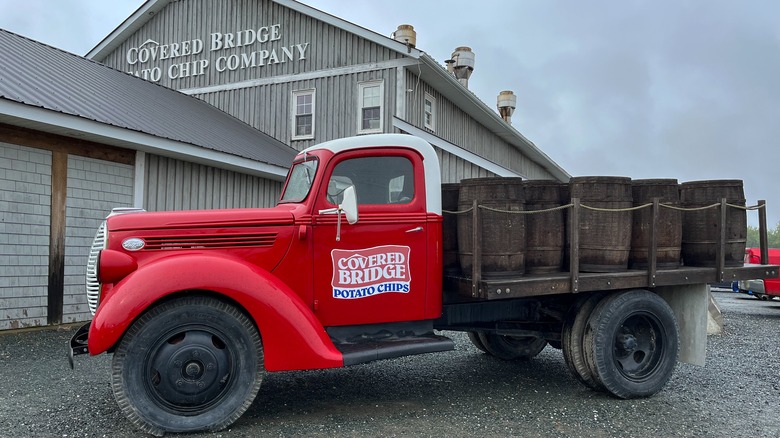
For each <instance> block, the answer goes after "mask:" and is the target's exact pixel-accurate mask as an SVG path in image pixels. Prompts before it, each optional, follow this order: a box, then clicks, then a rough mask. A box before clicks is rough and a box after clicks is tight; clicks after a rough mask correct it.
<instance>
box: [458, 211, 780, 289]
mask: <svg viewBox="0 0 780 438" xmlns="http://www.w3.org/2000/svg"><path fill="white" fill-rule="evenodd" d="M720 204H721V205H720V212H721V214H720V221H719V224H718V228H719V229H718V231H719V236H718V242H717V247H716V260H714V263H713V265H714V267H680V268H677V269H669V270H662V269H661V270H659V269H658V268H657V266H656V247H657V236H658V230H657V228H658V215H659V207H660V205H659V200H658V199H654V200H653V206H652V209H653V214H652V225H651V227H650V233H651V234H650V236H651V238H650V245H649V248H648V261H649V266H648V269H632V270H626V271H620V272H609V273H583V272H581V271H580V269H579V232H578V231H579V212H580V208H582V207H581V205H580V200H579V199H576V198H573V199H572V207H573V208H572V212H571V214H570V215H569V232H570V235H569V244H570V248H569V257H570V259H569V266H570V269H569V271H568V272H561V273H556V274H547V275H536V276H534V275H523V276H518V277H493V278H487V279H486V278H484V275H483V272H482V270H481V265H482V262H481V257H482V254H481V251H480V245H479V239H480V236H481V235H482V233H481V227H482V226H483V223H482V221H481V220H480V219H481V218H480V214H479V206H478V205H477V201H476V200H475V201H474V204H473V209H472V211H471V214H472V215H473V222H472V223H473V224H474V225H473V227H474V229H473V232H472V239H473V244H472V248H473V251H474V252H473V260H472V271H471V272H470V273H469V274H471V275H470V276H449V275H445V277H444V284H443V292H444V294H443V299H444V304H452V303H458V302H470V301H472V302H473V301H484V300H498V299H510V298H528V297H534V296H543V295H558V294H568V293H582V292H594V291H607V290H619V289H632V288H654V287H658V286H673V285H684V284H706V283H720V282H727V281H737V280H753V279H759V278H771V277H777V275H778V270H779V269H780V267H778V266H776V265H769V264H767V263H768V256H767V249H766V248H767V227H766V210H765V208H764V207H765V201H763V200H760V201H758V207H759V215H758V216H759V217H758V219H759V220H758V222H759V226H758V228H759V230H758V231H759V242H760V247H761V264H760V265H744V266H738V267H728V266H725V263H724V254H725V249H724V245H725V241H726V236H725V228H726V227H725V223H726V208H727V205H726V200H725V199H722V200H721V202H720Z"/></svg>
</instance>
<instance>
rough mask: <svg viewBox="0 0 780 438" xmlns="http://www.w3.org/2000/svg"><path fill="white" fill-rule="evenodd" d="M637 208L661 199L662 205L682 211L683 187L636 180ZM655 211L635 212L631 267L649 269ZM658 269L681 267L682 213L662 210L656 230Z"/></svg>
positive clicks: (668, 181)
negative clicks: (681, 197) (679, 208)
mask: <svg viewBox="0 0 780 438" xmlns="http://www.w3.org/2000/svg"><path fill="white" fill-rule="evenodd" d="M631 194H632V197H633V198H634V206H635V207H638V206H640V205H645V204H652V203H653V199H655V198H658V201H659V202H660V203H661V204H665V205H670V206H672V207H680V187H679V184H678V183H677V180H676V179H635V180H633V181H631ZM652 229H653V209H652V207H646V208H643V209H641V210H634V213H633V224H632V226H631V251H630V252H629V255H628V266H629V267H631V268H637V269H647V267H648V266H649V256H650V246H651V241H650V239H651V237H652V235H651V232H652ZM655 239H656V252H655V257H656V268H658V269H676V268H679V267H680V244H681V242H682V213H681V212H680V210H674V209H671V208H664V207H660V208H659V209H658V226H657V228H656V236H655Z"/></svg>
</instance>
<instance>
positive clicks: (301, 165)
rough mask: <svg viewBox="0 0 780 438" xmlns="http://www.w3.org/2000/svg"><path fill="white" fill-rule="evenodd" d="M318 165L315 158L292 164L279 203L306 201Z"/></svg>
mask: <svg viewBox="0 0 780 438" xmlns="http://www.w3.org/2000/svg"><path fill="white" fill-rule="evenodd" d="M318 163H319V161H318V160H317V158H316V157H310V158H309V159H308V160H306V161H299V162H297V163H295V164H293V167H292V169H291V170H290V177H289V179H288V181H287V187H286V188H285V189H284V193H283V194H282V199H281V202H301V201H303V200H304V199H306V196H308V194H309V190H311V183H312V182H313V181H314V175H315V174H316V173H317V164H318Z"/></svg>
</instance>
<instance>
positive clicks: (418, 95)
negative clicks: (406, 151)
mask: <svg viewBox="0 0 780 438" xmlns="http://www.w3.org/2000/svg"><path fill="white" fill-rule="evenodd" d="M413 70H414V69H413V68H411V69H410V70H408V71H407V72H406V88H407V89H409V90H413V91H412V92H409V93H407V98H406V118H405V121H407V122H408V123H410V124H412V125H414V126H416V127H418V128H420V129H423V130H427V129H425V123H424V112H423V102H424V99H425V93H428V94H430V95H431V96H433V97H434V98H435V99H436V131H435V132H432V133H433V134H435V135H436V136H438V137H441V138H442V139H444V140H446V141H448V142H450V143H453V144H456V145H459V146H460V147H462V148H463V149H465V150H467V151H469V152H472V153H474V154H477V155H479V156H481V157H484V158H485V159H487V160H489V161H492V162H494V163H500V164H501V165H502V166H504V167H506V168H509V169H511V170H513V171H515V172H517V173H519V174H521V175H524V176H525V177H526V178H529V179H554V177H553V176H552V175H551V174H550V173H549V172H548V171H547V170H545V169H544V168H542V167H541V166H539V165H538V164H536V163H534V162H533V161H531V160H529V159H528V157H526V156H524V155H522V154H521V153H520V152H519V151H518V150H517V149H516V148H515V147H514V146H512V145H510V144H509V143H507V142H505V141H504V140H502V139H501V138H499V137H498V136H497V135H495V134H493V133H492V132H490V130H488V129H487V128H485V127H484V126H483V125H481V124H480V123H478V122H477V121H475V120H474V119H472V118H471V117H469V115H468V114H466V113H465V112H463V111H462V110H461V109H460V108H458V107H457V106H456V105H454V104H453V103H452V102H450V101H449V100H447V99H446V98H445V97H444V96H442V95H441V94H440V93H438V92H437V91H436V90H434V89H433V87H431V86H430V85H428V84H427V83H425V82H423V81H419V80H418V76H417V75H416V74H414V72H413ZM427 131H429V132H431V131H430V130H427ZM453 165H455V166H461V165H460V164H458V163H457V161H453ZM444 167H445V163H442V168H443V171H442V175H446V174H451V175H455V174H458V172H462V171H463V170H462V169H453V170H452V171H449V170H447V169H444Z"/></svg>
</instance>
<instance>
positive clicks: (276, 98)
mask: <svg viewBox="0 0 780 438" xmlns="http://www.w3.org/2000/svg"><path fill="white" fill-rule="evenodd" d="M395 75H396V72H395V69H384V70H375V71H367V72H361V73H353V74H344V75H337V76H325V77H321V78H316V79H310V80H305V81H292V82H284V83H280V84H273V85H262V86H256V87H252V88H243V89H238V90H229V91H220V92H215V93H206V94H202V95H197V97H198V98H200V99H202V100H204V101H206V102H208V103H210V104H211V105H214V106H216V107H217V108H219V109H221V110H222V111H225V112H227V113H229V114H231V115H233V116H234V117H237V118H239V119H241V120H243V121H245V122H247V123H249V124H250V125H252V126H253V127H255V128H256V129H258V130H260V131H263V132H266V133H268V134H270V135H272V136H273V137H275V138H277V139H279V140H280V141H282V142H284V143H287V144H289V145H291V146H293V147H294V148H296V149H298V150H303V149H305V148H307V147H309V146H312V145H314V144H317V143H321V142H323V141H328V140H333V139H336V138H342V137H348V136H353V135H356V134H357V131H358V84H359V83H361V82H367V81H374V80H382V81H383V82H384V100H383V105H384V112H383V120H382V123H383V127H384V131H385V132H392V116H393V113H394V111H395ZM307 89H315V93H316V97H315V109H314V117H315V120H316V122H315V127H314V139H312V140H295V141H293V140H292V125H291V123H292V120H291V114H292V107H291V104H292V92H293V91H296V90H307Z"/></svg>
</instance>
